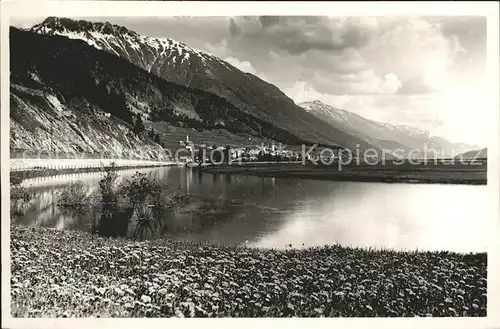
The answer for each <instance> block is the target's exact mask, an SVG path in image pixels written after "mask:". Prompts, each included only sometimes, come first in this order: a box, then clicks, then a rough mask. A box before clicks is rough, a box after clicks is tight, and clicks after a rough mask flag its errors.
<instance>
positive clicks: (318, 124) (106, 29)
mask: <svg viewBox="0 0 500 329" xmlns="http://www.w3.org/2000/svg"><path fill="white" fill-rule="evenodd" d="M31 31H33V32H36V33H39V34H45V35H62V36H65V37H68V38H72V39H80V40H83V41H85V42H86V43H87V44H89V45H91V46H93V47H94V48H96V49H100V50H104V51H106V52H108V53H111V54H114V55H117V56H120V57H122V58H124V59H126V60H127V61H129V62H131V63H133V64H135V65H137V66H139V67H141V68H143V69H145V70H146V71H148V72H151V73H153V74H155V75H157V76H159V77H162V78H164V79H165V80H168V81H170V82H174V83H177V84H180V85H183V86H188V87H192V88H197V89H201V90H204V91H206V92H209V93H212V94H215V95H218V96H221V97H223V98H224V99H226V100H228V101H229V102H230V103H231V104H233V105H234V106H236V107H237V108H238V109H241V110H242V111H244V112H245V113H248V114H250V115H252V116H254V117H256V118H258V119H260V120H262V121H263V122H266V123H268V124H270V125H271V126H273V127H276V128H278V129H280V130H282V131H288V132H290V133H293V135H295V136H297V137H298V139H300V140H306V141H309V142H311V143H321V144H323V145H329V146H331V145H340V146H342V147H347V148H352V149H354V148H356V144H359V145H360V149H366V148H373V146H372V145H370V144H369V143H368V142H367V141H365V140H363V139H359V138H358V137H356V136H351V135H349V134H347V133H345V132H344V131H342V130H339V129H332V126H331V125H329V124H328V123H326V122H324V121H322V120H320V119H318V118H317V117H315V116H314V115H312V114H310V113H307V112H306V111H304V110H303V109H302V108H301V107H299V106H297V105H296V104H295V103H294V102H293V101H292V100H291V99H290V98H288V97H287V96H286V95H285V94H284V93H283V92H281V91H280V90H279V89H278V88H277V87H276V86H274V85H272V84H269V83H267V82H265V81H263V80H261V79H260V78H258V77H257V76H254V75H252V74H248V73H244V72H242V71H240V70H238V69H237V68H235V67H233V66H232V65H230V64H229V63H227V62H225V61H223V60H221V59H219V58H217V57H216V56H213V55H211V54H208V53H206V52H203V51H199V50H195V49H193V48H190V47H188V46H187V45H185V44H182V43H180V42H177V41H175V40H172V39H169V38H156V37H149V36H142V35H139V34H137V33H135V32H133V31H130V30H128V29H127V28H125V27H121V26H117V25H112V24H109V23H91V22H87V21H81V20H80V21H75V20H71V19H66V18H56V17H49V18H47V19H46V20H45V21H44V22H42V23H41V24H37V25H35V26H34V27H33V28H32V29H31Z"/></svg>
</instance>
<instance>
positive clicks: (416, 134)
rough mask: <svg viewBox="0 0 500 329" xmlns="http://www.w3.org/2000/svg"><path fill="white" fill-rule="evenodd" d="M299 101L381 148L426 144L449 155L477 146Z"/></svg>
mask: <svg viewBox="0 0 500 329" xmlns="http://www.w3.org/2000/svg"><path fill="white" fill-rule="evenodd" d="M299 105H300V106H301V107H303V108H304V109H305V110H306V111H307V112H309V113H311V114H314V115H315V116H317V117H318V118H320V119H322V120H324V121H325V122H328V123H329V124H330V125H332V127H335V128H337V129H341V130H343V131H345V132H346V133H348V134H351V135H353V136H357V137H358V138H362V139H365V140H366V141H367V142H369V143H370V144H372V145H376V146H378V147H380V148H381V149H392V150H394V149H397V148H400V149H401V150H404V151H405V153H408V152H410V151H411V150H421V151H422V152H423V151H424V150H425V147H427V149H428V150H442V151H443V155H444V156H446V157H450V156H455V155H457V154H459V153H462V152H466V151H469V150H473V149H476V148H479V147H478V146H477V145H468V144H464V143H452V142H449V141H447V140H445V139H444V138H441V137H437V136H431V134H430V133H429V132H428V131H425V130H422V129H418V128H414V127H409V126H405V125H395V124H391V123H387V122H378V121H374V120H369V119H366V118H364V117H362V116H360V115H358V114H356V113H353V112H349V111H346V110H343V109H338V108H335V107H333V106H330V105H327V104H324V103H322V102H321V101H318V100H315V101H311V102H303V103H300V104H299Z"/></svg>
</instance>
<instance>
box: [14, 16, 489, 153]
mask: <svg viewBox="0 0 500 329" xmlns="http://www.w3.org/2000/svg"><path fill="white" fill-rule="evenodd" d="M85 19H87V20H91V21H109V22H111V23H114V24H118V25H123V26H126V27H127V28H129V29H131V30H134V31H136V32H137V33H139V34H143V35H149V36H156V37H169V38H172V39H175V40H177V41H181V42H183V43H186V44H187V45H189V46H191V47H193V48H196V49H201V50H204V51H207V52H209V53H212V54H214V55H216V56H218V57H220V58H222V59H224V60H226V61H228V62H229V63H231V64H232V65H234V66H236V67H237V68H239V69H240V70H242V71H245V72H248V73H252V74H255V75H257V76H259V77H260V78H262V79H263V80H266V81H268V82H270V83H273V84H275V85H276V86H278V87H279V88H280V89H281V90H282V91H283V92H284V93H285V94H287V95H288V96H289V97H290V98H292V99H293V100H294V101H295V102H296V103H300V102H303V101H312V100H320V101H322V102H324V103H326V104H328V105H331V106H334V107H337V108H342V109H345V110H348V111H351V112H355V113H358V114H360V115H362V116H364V117H366V118H369V119H374V120H379V121H385V122H391V123H395V124H406V125H410V126H414V127H417V128H421V129H426V130H429V131H430V132H431V133H432V134H434V135H437V136H442V137H445V138H447V139H449V140H451V141H456V142H466V143H474V144H477V145H481V146H485V145H487V144H488V140H489V139H490V138H491V137H492V136H491V135H490V134H489V133H490V132H491V129H487V128H486V127H489V126H488V123H489V122H491V121H492V120H497V119H498V118H497V115H495V114H494V113H493V115H495V116H494V117H492V111H491V108H488V104H487V95H486V94H485V92H486V91H485V88H484V87H485V86H486V80H485V79H486V76H485V73H486V18H484V17H474V16H469V17H458V16H450V17H401V16H394V17H326V16H304V17H299V16H238V17H157V18H155V17H99V18H85ZM42 20H43V18H32V19H26V18H23V19H20V20H16V19H15V18H13V19H12V21H11V23H12V25H15V26H18V27H23V28H27V27H30V26H32V25H33V24H35V23H38V22H40V21H42Z"/></svg>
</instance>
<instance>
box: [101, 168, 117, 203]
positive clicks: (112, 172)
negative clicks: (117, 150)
mask: <svg viewBox="0 0 500 329" xmlns="http://www.w3.org/2000/svg"><path fill="white" fill-rule="evenodd" d="M117 178H118V173H117V168H116V164H115V163H114V162H112V163H111V166H110V167H107V168H105V171H104V174H103V176H102V179H101V180H100V181H99V190H100V192H101V196H102V201H103V202H104V203H111V202H114V203H116V202H117V201H118V196H119V194H120V191H119V189H118V185H117V184H116V179H117Z"/></svg>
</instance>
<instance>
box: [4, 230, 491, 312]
mask: <svg viewBox="0 0 500 329" xmlns="http://www.w3.org/2000/svg"><path fill="white" fill-rule="evenodd" d="M10 247H11V270H12V278H11V296H12V299H11V307H12V315H13V316H15V317H47V316H50V317H52V316H58V317H72V316H76V317H80V316H100V317H171V316H178V317H290V316H300V317H318V316H329V317H338V316H344V317H352V316H361V317H375V316H380V317H390V316H393V317H396V316H397V317H404V316H415V315H418V316H485V315H486V288H487V281H486V267H487V256H486V254H484V253H482V254H469V255H464V254H456V253H449V252H396V251H377V250H367V249H358V248H345V247H341V246H337V245H335V246H326V247H320V248H310V249H304V250H295V249H291V250H267V249H252V248H245V247H227V246H226V247H225V246H217V245H205V244H195V243H185V242H172V241H164V240H151V241H145V242H133V241H129V240H124V239H106V238H102V237H98V236H94V235H90V234H86V233H81V232H72V231H57V230H54V229H32V228H26V227H20V226H15V225H14V226H12V227H11V242H10Z"/></svg>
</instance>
